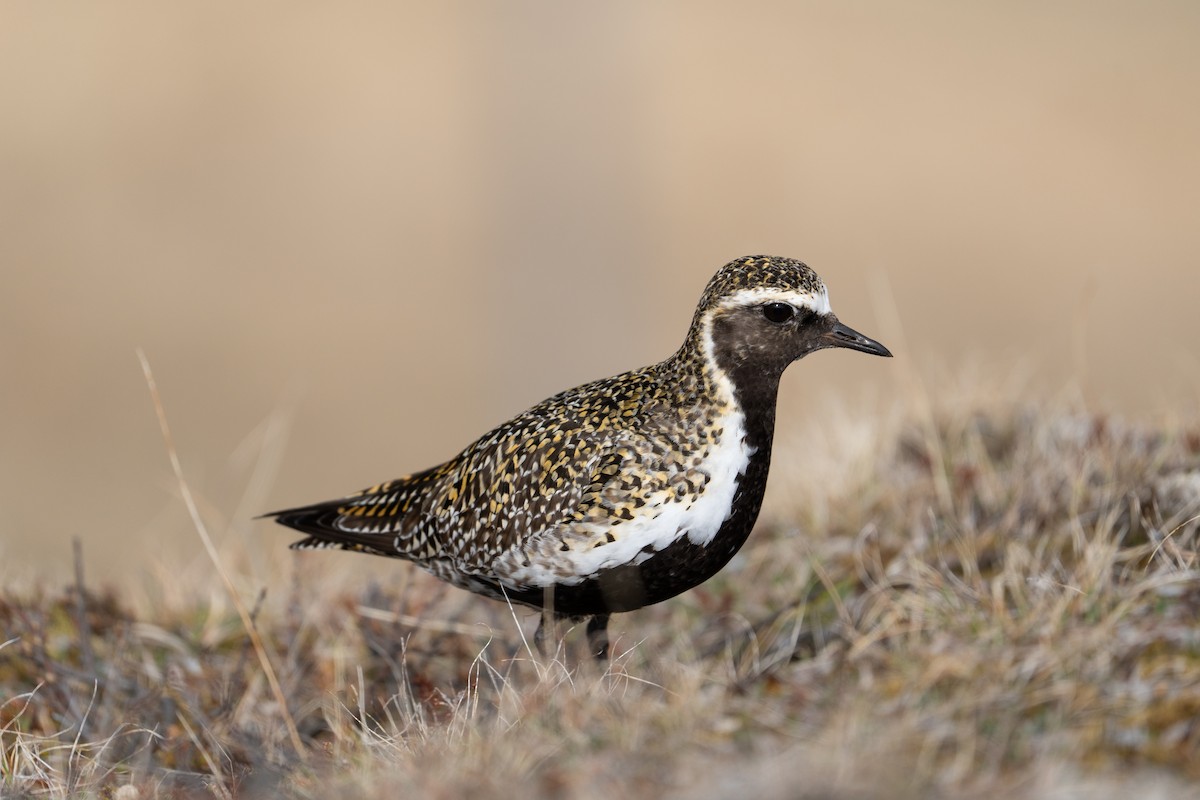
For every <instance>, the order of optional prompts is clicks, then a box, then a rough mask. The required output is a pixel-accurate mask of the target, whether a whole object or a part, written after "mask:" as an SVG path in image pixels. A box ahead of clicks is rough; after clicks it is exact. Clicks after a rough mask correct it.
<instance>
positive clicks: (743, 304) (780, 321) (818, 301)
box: [689, 256, 891, 376]
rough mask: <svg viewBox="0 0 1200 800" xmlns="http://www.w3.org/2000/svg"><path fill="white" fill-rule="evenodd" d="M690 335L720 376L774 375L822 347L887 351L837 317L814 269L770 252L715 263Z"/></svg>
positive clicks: (822, 283) (879, 353)
mask: <svg viewBox="0 0 1200 800" xmlns="http://www.w3.org/2000/svg"><path fill="white" fill-rule="evenodd" d="M689 338H694V339H696V340H698V341H697V344H698V345H699V349H700V351H701V352H702V353H703V355H704V357H705V360H706V361H708V362H709V363H710V364H711V365H713V366H715V367H717V368H718V369H720V370H721V371H722V372H724V373H725V374H726V375H733V374H734V373H738V372H743V371H746V370H750V371H752V372H757V373H763V374H767V375H775V376H778V375H780V374H782V373H783V370H784V369H785V368H786V367H787V365H788V364H791V363H792V362H793V361H795V360H797V359H799V358H803V357H804V356H806V355H808V354H809V353H812V352H814V351H817V350H823V349H825V348H828V347H845V348H848V349H851V350H859V351H861V352H863V353H870V354H872V355H877V356H888V357H890V356H891V352H890V351H888V349H887V348H886V347H884V346H883V345H882V344H880V343H879V342H877V341H875V340H874V339H870V338H868V337H866V336H864V335H863V334H861V333H859V332H858V331H856V330H854V329H853V328H851V327H849V326H847V325H845V324H843V323H842V322H841V321H839V320H838V318H837V316H836V315H835V314H834V313H833V310H832V309H831V308H830V306H829V292H828V291H827V290H826V288H825V284H824V282H822V280H821V279H820V277H818V276H817V273H815V272H813V271H812V270H811V269H810V268H809V267H808V266H807V265H806V264H804V263H803V262H801V261H797V260H795V259H793V258H780V257H776V256H747V257H745V258H739V259H738V260H736V261H732V262H730V263H728V264H726V265H725V266H724V267H722V268H721V269H720V270H719V271H718V272H717V274H716V275H714V276H713V278H712V280H711V281H709V282H708V286H707V287H706V288H705V290H704V294H703V295H702V296H701V298H700V304H699V306H698V307H697V309H696V316H695V319H694V320H693V322H692V331H691V334H690V336H689Z"/></svg>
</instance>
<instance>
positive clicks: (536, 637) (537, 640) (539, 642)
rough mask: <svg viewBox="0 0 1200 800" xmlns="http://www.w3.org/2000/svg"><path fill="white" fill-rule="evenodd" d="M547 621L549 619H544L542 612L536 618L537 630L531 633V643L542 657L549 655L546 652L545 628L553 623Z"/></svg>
mask: <svg viewBox="0 0 1200 800" xmlns="http://www.w3.org/2000/svg"><path fill="white" fill-rule="evenodd" d="M548 623H549V620H547V619H546V615H545V614H542V615H541V617H540V618H539V619H538V626H537V630H536V631H534V633H533V644H534V646H535V647H536V648H537V651H538V653H539V654H540V655H541V656H542V658H545V657H546V656H547V655H549V654H548V653H547V652H546V628H550V627H553V624H552V623H549V624H548Z"/></svg>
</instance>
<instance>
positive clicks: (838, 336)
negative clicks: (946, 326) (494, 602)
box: [268, 256, 891, 658]
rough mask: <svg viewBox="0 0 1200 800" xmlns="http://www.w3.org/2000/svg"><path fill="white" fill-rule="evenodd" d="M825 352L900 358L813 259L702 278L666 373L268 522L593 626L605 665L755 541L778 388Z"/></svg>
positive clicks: (609, 386) (730, 267) (564, 401)
mask: <svg viewBox="0 0 1200 800" xmlns="http://www.w3.org/2000/svg"><path fill="white" fill-rule="evenodd" d="M828 347H846V348H849V349H851V350H860V351H862V352H864V353H871V354H874V355H878V356H890V355H891V353H890V352H888V350H887V348H886V347H884V346H883V345H882V344H880V343H879V342H876V341H874V340H873V339H868V338H867V337H866V336H863V335H862V334H861V333H858V332H857V331H855V330H853V329H851V328H849V327H847V326H845V325H843V324H842V323H841V322H839V321H838V318H837V317H836V316H834V314H833V312H832V311H831V310H830V307H829V295H828V292H827V291H826V289H825V284H824V283H823V282H822V281H821V279H820V278H819V277H818V276H817V274H816V273H815V272H813V271H812V270H811V269H809V268H808V266H806V265H805V264H803V263H802V262H800V261H796V260H794V259H790V258H778V257H774V256H748V257H746V258H739V259H737V260H736V261H733V262H730V263H729V264H726V265H725V266H724V267H722V268H721V269H720V270H719V271H718V272H717V274H716V275H714V276H713V278H712V280H711V281H709V283H708V286H707V287H706V288H705V290H704V294H703V295H702V296H701V298H700V303H699V305H698V306H697V308H696V313H695V316H694V317H693V318H692V324H691V327H690V328H689V329H688V333H687V338H686V339H685V340H684V342H683V346H682V347H680V348H679V350H678V351H676V352H675V354H674V355H672V356H671V357H669V358H667V359H666V360H665V361H662V362H660V363H658V364H654V365H653V366H649V367H643V368H642V369H638V370H634V371H632V372H626V373H624V374H623V375H618V376H616V377H614V378H607V379H605V380H599V381H594V382H592V383H587V384H584V385H583V386H579V387H576V388H574V389H568V390H567V391H565V392H562V393H560V394H556V395H555V396H553V397H551V398H550V399H548V400H546V401H544V402H542V403H539V404H538V405H536V406H534V407H533V408H531V409H529V410H528V411H526V412H524V413H523V414H520V415H519V416H517V417H515V418H513V419H511V420H509V421H508V422H506V423H504V424H503V425H501V426H500V427H498V428H496V429H495V430H493V431H491V432H490V433H488V434H485V435H484V436H483V437H482V438H480V439H479V440H478V441H476V442H475V443H474V444H472V445H470V446H469V447H467V448H466V449H465V450H463V451H462V452H461V453H459V454H458V455H457V456H455V457H454V458H452V459H450V460H449V461H447V462H446V463H444V464H441V465H440V466H436V467H433V468H432V469H427V470H425V471H423V472H417V473H414V474H412V475H407V476H405V477H403V478H398V479H396V480H393V481H388V482H387V483H381V484H379V485H378V486H372V487H371V488H369V489H366V490H364V491H362V492H359V493H358V494H355V495H351V496H349V497H345V498H342V499H338V500H331V501H328V502H324V503H317V504H315V505H310V506H303V507H301V508H293V509H288V510H286V511H277V512H275V513H273V514H269V515H268V516H272V517H274V518H275V520H276V521H277V522H279V523H280V524H282V525H286V526H288V527H290V528H295V529H296V530H298V531H302V532H303V533H305V534H307V535H308V536H307V538H305V539H302V540H301V541H299V542H296V543H295V544H293V545H292V547H293V548H296V549H314V548H340V549H343V550H355V551H358V552H362V553H372V554H375V555H381V556H392V557H395V558H403V559H406V560H408V561H412V562H414V563H415V564H417V565H418V566H420V567H422V568H424V569H426V570H428V571H429V572H431V573H433V574H434V575H436V576H437V577H439V578H441V579H442V580H445V581H449V582H450V583H452V584H454V585H455V586H459V587H461V588H463V589H469V590H471V591H473V592H478V593H479V594H483V595H487V596H488V597H493V598H496V599H500V600H508V601H513V602H518V603H523V604H526V605H529V606H533V607H535V608H544V609H547V610H549V611H550V612H552V613H553V614H554V615H555V616H557V617H565V618H571V619H583V618H589V622H588V627H587V636H588V642H589V645H590V647H591V649H592V652H593V653H594V654H595V655H596V656H597V657H598V658H607V655H608V619H609V615H610V614H612V613H614V612H619V611H632V610H634V609H637V608H642V607H643V606H647V605H650V604H652V603H658V602H661V601H663V600H666V599H667V598H670V597H674V596H675V595H677V594H679V593H680V592H683V591H686V590H688V589H691V588H692V587H694V586H697V585H699V584H701V583H703V582H704V581H706V580H708V579H709V578H710V577H712V576H713V575H714V574H715V573H716V572H717V571H718V570H720V569H721V568H722V567H723V566H725V564H726V563H728V561H729V559H730V558H732V557H733V555H734V553H736V552H737V551H738V549H739V548H741V546H742V544H743V543H744V542H745V541H746V537H747V536H749V534H750V529H751V528H752V527H753V526H754V521H755V519H756V518H757V517H758V511H759V508H760V506H761V505H762V499H763V490H764V489H765V488H766V483H767V469H768V467H769V465H770V461H771V439H772V435H773V433H774V429H775V402H776V397H777V395H778V392H779V380H780V376H782V375H783V371H784V369H785V368H786V367H787V366H788V365H789V364H791V363H792V362H793V361H796V360H797V359H799V358H803V357H804V356H806V355H808V354H809V353H812V352H814V351H816V350H821V349H824V348H828ZM543 621H544V618H543ZM542 635H543V627H541V626H539V628H538V635H537V637H536V638H537V641H538V643H539V645H542V644H543V638H542Z"/></svg>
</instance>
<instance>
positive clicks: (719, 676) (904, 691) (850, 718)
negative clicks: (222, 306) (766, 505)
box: [0, 407, 1200, 800]
mask: <svg viewBox="0 0 1200 800" xmlns="http://www.w3.org/2000/svg"><path fill="white" fill-rule="evenodd" d="M866 451H867V452H869V453H870V456H869V458H866V459H864V460H863V463H861V464H860V465H858V468H856V469H854V470H852V472H851V473H848V475H847V477H846V478H845V480H837V481H829V482H825V483H822V484H821V485H817V484H818V483H819V482H815V481H809V482H807V483H806V485H804V486H803V487H798V488H797V489H796V492H797V502H796V507H797V508H800V509H808V511H804V510H800V511H797V512H795V513H793V514H776V515H774V518H772V519H764V520H763V521H762V522H761V523H760V529H759V530H758V532H756V534H755V535H754V536H753V537H752V538H751V541H750V544H749V545H748V547H747V549H746V551H745V552H744V554H743V555H742V556H739V558H738V559H737V560H736V561H735V562H734V563H733V564H732V565H731V566H730V568H728V569H727V570H725V571H724V572H723V573H722V574H721V575H719V576H718V577H717V578H716V579H714V580H712V581H710V582H709V583H708V584H706V585H705V586H703V587H701V588H700V589H698V590H696V591H693V592H691V593H689V594H687V595H684V596H683V597H681V598H679V599H677V600H674V601H671V602H668V603H664V604H661V605H659V606H656V607H653V608H649V609H646V610H644V611H641V612H638V613H635V614H630V615H624V616H622V617H620V618H618V619H617V620H615V621H614V625H613V633H614V638H615V643H614V650H615V653H616V655H615V657H614V660H613V663H612V665H611V666H610V667H609V668H608V669H607V670H601V669H599V668H597V667H595V666H594V665H592V664H591V663H590V662H588V661H587V660H586V659H585V658H582V657H581V655H582V653H581V650H580V647H579V646H580V645H581V642H580V641H579V640H580V639H581V638H582V636H581V633H580V632H578V631H575V632H566V636H565V638H564V642H565V644H564V646H563V648H562V650H561V651H560V656H559V658H556V659H553V660H545V659H541V658H539V657H538V656H536V655H535V654H534V653H533V652H531V650H530V648H529V646H528V645H527V643H526V642H525V640H524V638H523V636H522V634H521V625H522V624H523V625H524V627H525V628H529V626H530V624H531V622H532V621H531V620H528V619H526V618H527V616H528V614H527V612H518V613H517V614H513V612H512V611H510V610H509V609H508V608H505V607H504V606H502V605H501V604H497V603H490V602H486V601H482V600H479V599H476V598H471V597H469V596H468V595H466V594H464V593H461V592H456V591H454V590H452V589H448V588H445V587H442V586H441V585H440V584H438V583H437V582H436V581H434V580H432V579H430V578H427V577H426V576H423V575H419V574H417V573H416V572H415V571H414V570H413V569H412V568H411V567H408V566H406V565H402V564H399V563H397V564H396V565H394V566H395V570H396V574H397V576H398V577H397V579H396V582H395V583H392V584H389V585H387V586H383V585H378V584H372V585H368V586H365V587H364V586H362V585H360V583H359V582H356V580H355V577H354V573H352V572H348V571H347V570H352V569H354V567H353V566H348V565H352V564H353V563H355V560H356V559H359V558H360V557H357V556H344V557H338V556H332V555H329V554H297V555H292V554H288V556H286V557H280V559H279V560H280V562H281V563H282V564H283V566H284V568H285V569H286V571H287V572H288V573H290V574H291V580H290V581H289V580H288V578H287V577H286V575H285V574H284V570H283V569H281V570H280V571H279V575H278V580H275V581H273V582H272V583H270V585H269V586H268V587H266V588H265V590H264V588H263V587H262V586H255V587H251V586H249V585H248V582H247V581H246V580H245V578H244V577H242V576H241V573H240V572H239V568H238V566H237V565H239V564H242V563H244V561H245V559H244V553H240V552H233V551H229V550H228V549H227V550H226V551H223V552H222V553H221V554H220V559H221V563H222V565H223V569H224V570H226V571H228V572H229V574H231V575H232V576H233V583H234V584H238V586H239V588H238V589H237V591H238V592H239V593H240V595H241V597H242V598H243V599H245V598H249V600H248V603H249V605H250V608H249V609H248V611H247V618H250V619H252V625H253V627H254V629H255V630H256V631H257V634H258V636H259V637H261V641H262V647H263V651H264V653H265V654H266V656H267V658H268V661H269V663H270V665H271V667H272V668H273V670H274V672H275V673H276V675H277V676H278V680H279V685H280V687H281V690H282V694H283V696H284V697H285V698H286V705H287V707H286V708H282V707H280V705H279V703H278V702H276V699H275V697H276V695H275V694H274V693H273V692H272V689H271V687H270V686H269V685H268V681H267V679H266V677H265V672H264V669H263V666H262V664H261V662H260V660H259V658H258V657H257V655H256V653H255V649H254V646H253V644H252V642H251V639H250V637H249V636H248V635H247V630H246V625H245V623H244V622H243V618H242V617H241V616H239V614H238V613H237V610H236V608H235V605H236V603H235V602H234V600H233V599H231V597H230V595H229V593H228V592H226V591H223V590H220V589H219V587H220V581H219V580H218V579H217V578H216V577H215V576H214V577H213V579H212V583H211V585H210V586H205V587H197V586H168V585H164V586H163V587H161V588H160V590H159V592H160V596H159V597H158V599H157V601H156V602H154V603H147V602H145V601H144V600H142V601H138V600H135V599H131V597H130V596H127V595H128V594H129V593H124V592H122V591H119V590H115V589H110V590H104V591H101V592H97V591H94V590H92V589H90V588H89V589H86V590H83V591H80V586H82V583H83V582H82V580H80V582H79V583H78V584H77V585H76V586H72V587H67V588H65V589H50V588H46V589H44V590H42V591H24V590H23V591H21V592H16V591H13V590H5V591H4V592H3V595H2V596H0V625H2V630H3V635H2V637H0V642H2V643H3V644H2V645H0V703H2V704H3V705H2V706H0V773H2V781H3V782H2V784H0V793H2V794H4V796H6V797H7V796H50V797H75V796H83V797H120V798H124V799H126V800H128V798H134V797H143V798H145V797H192V796H195V797H207V796H211V795H213V794H215V795H216V796H218V797H247V796H250V797H253V796H264V797H268V796H288V797H314V798H315V797H329V796H344V795H352V796H363V797H385V796H386V797H394V796H406V795H408V796H420V797H433V798H439V797H444V798H451V797H460V796H466V795H467V794H470V795H471V796H517V795H520V796H522V797H565V796H571V797H575V796H580V797H601V796H606V797H612V796H626V797H652V796H653V797H657V796H661V795H663V794H667V795H671V796H679V797H734V796H737V797H750V796H757V797H781V798H782V797H809V798H817V797H828V798H861V797H889V798H891V797H1050V796H1056V797H1057V796H1063V794H1062V793H1063V792H1064V791H1068V790H1075V791H1078V792H1081V793H1083V792H1086V793H1088V796H1093V797H1095V796H1101V797H1104V796H1112V797H1118V796H1126V795H1128V794H1130V793H1131V792H1132V791H1133V789H1134V787H1136V789H1137V792H1138V793H1139V796H1162V797H1168V796H1169V797H1180V796H1185V795H1186V794H1187V793H1188V792H1189V791H1195V789H1194V787H1195V786H1196V784H1197V782H1198V781H1200V624H1198V622H1197V619H1198V618H1200V563H1198V560H1197V550H1198V549H1200V541H1198V535H1197V526H1198V523H1197V519H1196V516H1197V514H1200V428H1197V427H1195V424H1194V423H1192V424H1191V425H1190V426H1178V425H1177V426H1167V425H1163V426H1158V427H1153V428H1152V427H1144V426H1139V425H1133V424H1128V423H1125V422H1122V421H1120V420H1117V419H1111V418H1108V417H1105V416H1103V415H1099V414H1095V413H1088V412H1082V411H1078V410H1057V411H1054V412H1047V411H1045V410H1032V409H1009V410H986V411H984V410H981V407H974V408H971V407H963V408H959V409H943V410H941V411H939V412H936V413H934V414H931V415H928V416H927V417H926V418H924V421H918V422H910V423H908V424H906V425H897V426H894V427H893V429H892V430H883V431H881V432H879V433H878V436H877V439H876V440H875V441H873V442H871V443H870V447H868V448H867V449H866ZM784 474H785V476H786V471H785V473H784ZM786 488H787V487H785V486H783V485H781V484H779V483H776V484H775V485H773V487H772V491H774V492H785V490H786ZM214 587H218V588H214ZM260 591H265V596H264V595H261V594H260V595H259V597H258V601H257V603H255V602H254V601H253V598H254V596H255V594H256V593H258V592H260ZM238 602H240V601H238ZM519 623H520V624H519ZM289 721H290V723H293V724H294V725H295V729H296V731H298V734H299V738H300V747H299V749H298V748H297V747H296V746H295V744H294V743H293V740H292V738H291V737H290V736H289V732H288V727H289ZM1156 792H1157V795H1156V794H1155V793H1156Z"/></svg>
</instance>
